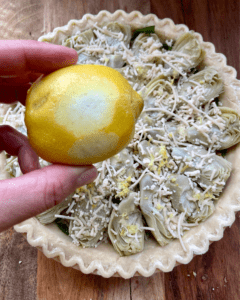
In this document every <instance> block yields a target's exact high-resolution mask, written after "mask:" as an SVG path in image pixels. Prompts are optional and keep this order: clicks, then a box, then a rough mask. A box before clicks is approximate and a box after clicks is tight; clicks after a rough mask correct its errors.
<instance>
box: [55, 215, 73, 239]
mask: <svg viewBox="0 0 240 300" xmlns="http://www.w3.org/2000/svg"><path fill="white" fill-rule="evenodd" d="M54 222H55V223H56V224H57V227H58V228H59V229H60V230H61V231H62V232H63V233H65V234H66V235H69V231H68V224H67V222H66V221H64V220H63V219H60V218H57V219H56V220H55V221H54Z"/></svg>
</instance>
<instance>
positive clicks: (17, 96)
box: [0, 83, 31, 105]
mask: <svg viewBox="0 0 240 300" xmlns="http://www.w3.org/2000/svg"><path fill="white" fill-rule="evenodd" d="M30 87H31V84H30V83H29V84H24V85H22V86H11V87H10V86H2V87H0V102H1V103H8V104H10V103H14V102H16V101H19V102H21V103H22V104H23V105H25V102H26V97H27V91H28V89H29V88H30Z"/></svg>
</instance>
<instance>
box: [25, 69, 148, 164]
mask: <svg viewBox="0 0 240 300" xmlns="http://www.w3.org/2000/svg"><path fill="white" fill-rule="evenodd" d="M142 109H143V100H142V98H141V96H140V95H139V94H138V93H137V92H136V91H134V90H133V89H132V87H131V86H130V84H129V83H128V81H127V80H126V79H125V78H124V77H123V76H122V75H121V74H120V73H119V72H118V71H116V70H114V69H112V68H109V67H105V66H99V65H75V66H70V67H66V68H63V69H60V70H58V71H55V72H53V73H51V74H50V75H48V76H46V77H44V78H42V79H41V80H39V81H38V82H36V83H34V84H33V85H32V87H31V88H30V89H29V91H28V95H27V99H26V114H25V123H26V126H27V133H28V138H29V142H30V144H31V146H32V147H33V149H34V150H35V151H36V153H37V154H38V155H39V156H40V157H42V158H43V159H44V160H46V161H49V162H51V163H61V164H69V165H88V164H93V163H96V162H99V161H103V160H105V159H107V158H109V157H111V156H113V155H115V154H116V153H118V152H119V151H121V150H122V149H123V148H125V147H126V146H127V144H128V143H129V142H130V141H131V139H132V138H133V135H134V129H135V122H136V120H137V118H138V116H139V115H140V113H141V111H142Z"/></svg>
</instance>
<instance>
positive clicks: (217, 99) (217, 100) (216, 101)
mask: <svg viewBox="0 0 240 300" xmlns="http://www.w3.org/2000/svg"><path fill="white" fill-rule="evenodd" d="M214 101H215V103H216V105H217V106H219V98H216V99H215V100H214Z"/></svg>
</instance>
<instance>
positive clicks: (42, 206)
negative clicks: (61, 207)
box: [0, 165, 97, 232]
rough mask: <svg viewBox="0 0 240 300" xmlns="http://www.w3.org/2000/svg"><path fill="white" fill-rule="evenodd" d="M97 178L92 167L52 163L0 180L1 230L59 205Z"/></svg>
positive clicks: (95, 171)
mask: <svg viewBox="0 0 240 300" xmlns="http://www.w3.org/2000/svg"><path fill="white" fill-rule="evenodd" d="M96 177H97V170H96V168H95V167H93V166H85V167H71V166H61V165H51V166H48V167H45V168H43V169H41V170H35V171H33V172H31V173H28V174H25V175H23V176H20V177H17V178H13V179H7V180H3V181H0V195H1V198H0V206H1V209H0V220H1V222H0V232H1V231H3V230H6V229H8V228H9V227H11V226H13V225H15V224H17V223H19V222H22V221H24V220H26V219H28V218H31V217H33V216H36V215H38V214H40V213H41V212H44V211H46V210H47V209H49V208H51V207H53V206H55V205H56V204H59V203H60V202H62V201H63V200H64V199H65V198H66V197H67V196H68V195H70V194H71V193H73V192H74V191H75V190H76V188H78V187H80V186H83V185H85V184H88V183H90V182H92V181H93V180H94V179H95V178H96Z"/></svg>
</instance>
